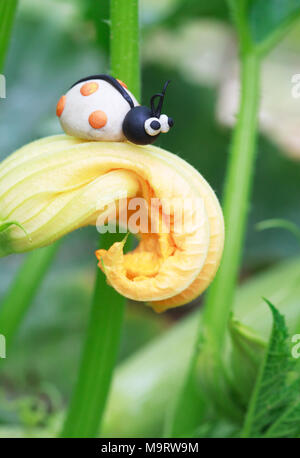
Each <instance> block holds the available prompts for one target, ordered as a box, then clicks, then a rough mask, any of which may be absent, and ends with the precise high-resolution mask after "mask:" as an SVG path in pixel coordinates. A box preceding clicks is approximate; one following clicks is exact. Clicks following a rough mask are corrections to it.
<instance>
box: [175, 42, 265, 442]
mask: <svg viewBox="0 0 300 458" xmlns="http://www.w3.org/2000/svg"><path fill="white" fill-rule="evenodd" d="M259 68H260V62H259V58H258V57H257V55H256V54H254V52H252V51H251V50H248V51H247V52H243V55H242V56H241V96H240V97H241V100H240V110H239V114H238V117H237V124H236V127H235V130H234V134H233V139H232V144H231V148H230V158H229V164H228V171H227V176H226V183H225V191H224V218H225V227H226V231H225V246H224V254H223V258H222V263H221V266H220V269H219V271H218V274H217V276H216V278H215V280H214V283H213V284H212V286H211V288H210V289H209V291H208V294H207V297H206V301H205V306H204V313H203V318H202V316H201V325H199V330H198V335H197V339H196V344H195V347H194V351H193V353H192V357H191V359H190V363H189V367H188V371H187V373H186V377H185V380H184V383H183V386H182V389H181V391H180V394H179V396H178V400H177V402H176V407H175V411H174V415H173V418H172V421H171V423H170V425H169V427H168V434H169V435H171V436H173V437H177V436H178V434H179V432H180V431H181V432H182V431H183V428H185V429H188V428H189V429H190V430H192V429H193V428H195V427H196V424H197V421H198V419H197V418H193V416H192V414H191V413H190V414H189V415H186V416H184V415H182V406H184V405H185V406H189V410H191V406H193V405H195V403H196V400H197V402H198V403H199V404H202V406H204V404H205V398H206V395H204V393H200V392H198V399H197V397H196V396H195V395H194V394H193V391H195V390H193V389H191V387H193V385H194V384H195V383H197V382H195V373H196V371H197V366H199V365H201V366H202V367H205V370H203V372H202V374H203V375H202V379H203V380H202V384H203V386H204V387H205V389H206V391H207V392H208V393H209V394H210V397H211V399H214V401H215V403H216V404H217V405H219V406H220V407H221V408H222V409H223V410H224V411H226V412H227V413H229V412H230V413H231V415H232V416H234V417H235V419H239V417H240V415H241V412H240V410H239V409H238V408H237V407H236V404H235V403H234V402H233V401H232V399H231V397H230V395H229V394H228V393H227V388H228V385H227V383H226V380H225V379H224V371H223V356H224V344H225V337H226V335H227V333H228V319H229V316H230V312H231V310H232V306H233V300H234V294H235V288H236V283H237V277H238V270H239V264H240V260H241V255H242V246H243V241H244V234H245V226H246V219H247V212H248V205H249V198H250V191H251V184H252V177H253V171H254V164H255V156H256V154H255V153H256V149H255V140H256V130H257V117H258V106H259ZM199 360H200V361H199ZM189 396H190V399H188V397H189ZM185 417H186V418H185ZM184 433H187V430H185V431H184Z"/></svg>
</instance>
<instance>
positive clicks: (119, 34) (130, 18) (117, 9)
mask: <svg viewBox="0 0 300 458" xmlns="http://www.w3.org/2000/svg"><path fill="white" fill-rule="evenodd" d="M110 3H111V11H110V17H111V39H110V62H111V73H112V76H114V77H115V78H119V79H120V80H122V81H124V83H126V84H127V86H128V89H129V90H130V91H131V92H132V93H133V94H134V95H135V96H136V98H137V99H139V98H140V90H141V89H140V88H141V85H140V60H139V22H138V14H139V12H138V0H110Z"/></svg>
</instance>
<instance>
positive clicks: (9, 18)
mask: <svg viewBox="0 0 300 458" xmlns="http://www.w3.org/2000/svg"><path fill="white" fill-rule="evenodd" d="M17 5H18V0H0V72H1V71H2V69H3V66H4V62H5V56H6V53H7V49H8V45H9V41H10V36H11V30H12V26H13V23H14V18H15V13H16V9H17Z"/></svg>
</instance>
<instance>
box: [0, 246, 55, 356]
mask: <svg viewBox="0 0 300 458" xmlns="http://www.w3.org/2000/svg"><path fill="white" fill-rule="evenodd" d="M57 247H58V244H54V245H51V246H49V247H47V248H42V249H40V250H37V251H34V252H33V253H32V254H30V255H28V256H27V258H26V260H25V262H24V264H23V265H22V267H21V269H20V270H19V272H18V274H17V276H16V278H15V279H14V282H13V284H12V286H11V288H10V290H9V292H8V294H7V296H6V297H5V298H4V300H3V302H2V303H1V307H0V334H3V335H4V336H5V339H6V346H7V348H9V346H10V344H11V342H12V340H13V338H14V336H15V334H16V332H17V330H18V327H19V324H20V323H21V321H22V319H23V317H24V315H25V314H26V311H27V310H28V307H29V305H30V304H31V303H32V300H33V298H34V296H35V294H36V291H37V289H38V287H39V286H40V284H41V282H42V280H43V278H44V276H45V274H46V272H47V270H48V268H49V266H50V265H51V262H52V260H53V258H54V256H55V254H56V251H57Z"/></svg>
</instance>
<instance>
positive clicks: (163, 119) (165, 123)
mask: <svg viewBox="0 0 300 458" xmlns="http://www.w3.org/2000/svg"><path fill="white" fill-rule="evenodd" d="M169 119H171V118H168V116H167V115H165V114H162V115H160V118H159V122H160V124H161V131H162V133H163V134H166V133H167V132H169V130H170V127H172V125H171V124H170V122H169Z"/></svg>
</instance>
